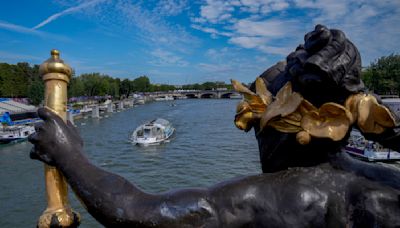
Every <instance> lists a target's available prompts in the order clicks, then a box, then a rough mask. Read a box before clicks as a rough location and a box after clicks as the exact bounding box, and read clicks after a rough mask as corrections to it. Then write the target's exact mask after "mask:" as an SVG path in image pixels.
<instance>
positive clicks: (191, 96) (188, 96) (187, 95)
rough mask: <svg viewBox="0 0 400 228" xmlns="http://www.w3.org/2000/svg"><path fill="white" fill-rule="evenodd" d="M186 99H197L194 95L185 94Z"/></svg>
mask: <svg viewBox="0 0 400 228" xmlns="http://www.w3.org/2000/svg"><path fill="white" fill-rule="evenodd" d="M186 97H187V98H191V99H195V98H197V96H196V94H194V93H187V94H186Z"/></svg>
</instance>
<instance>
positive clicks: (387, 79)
mask: <svg viewBox="0 0 400 228" xmlns="http://www.w3.org/2000/svg"><path fill="white" fill-rule="evenodd" d="M362 79H363V81H364V83H365V85H366V86H367V87H368V88H369V89H370V90H371V91H373V92H374V93H377V94H381V95H386V94H392V95H398V94H399V91H400V55H395V54H391V55H389V56H384V57H381V58H379V59H378V60H376V61H375V62H373V63H371V65H370V66H369V67H367V69H365V70H364V71H363V73H362Z"/></svg>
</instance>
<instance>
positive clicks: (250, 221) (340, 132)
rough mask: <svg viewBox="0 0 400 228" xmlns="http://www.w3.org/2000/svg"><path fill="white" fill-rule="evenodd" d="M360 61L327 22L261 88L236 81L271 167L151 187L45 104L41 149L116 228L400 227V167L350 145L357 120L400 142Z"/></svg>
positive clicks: (242, 119)
mask: <svg viewBox="0 0 400 228" xmlns="http://www.w3.org/2000/svg"><path fill="white" fill-rule="evenodd" d="M360 67H361V65H360V57H359V54H358V51H357V49H356V48H355V46H354V45H353V44H352V43H351V42H350V41H348V40H347V39H346V38H345V36H344V34H343V33H342V32H341V31H339V30H329V29H327V28H326V27H323V26H320V25H318V26H316V28H315V30H314V31H313V32H310V33H308V34H307V35H306V36H305V44H304V45H303V46H299V47H298V48H297V50H296V51H295V52H293V53H292V54H290V55H289V56H288V58H287V63H279V64H277V65H275V66H273V67H272V68H270V69H268V70H267V71H266V72H264V73H263V74H262V75H261V78H259V79H257V81H256V83H254V85H253V86H252V88H251V89H252V90H253V91H251V90H248V89H246V88H244V87H243V86H241V85H239V84H238V83H234V84H235V85H236V88H237V89H238V91H239V92H242V93H243V94H244V95H245V101H244V103H241V104H240V105H239V107H238V114H237V118H236V120H235V123H236V125H237V126H238V127H239V128H241V129H243V130H250V128H252V127H254V129H255V132H256V137H257V140H258V144H259V149H260V157H261V162H262V168H263V171H264V172H265V173H264V174H260V175H255V176H247V177H243V178H238V179H233V180H229V181H225V182H222V183H219V184H216V185H214V186H211V187H209V188H196V189H183V190H171V191H169V192H166V193H162V194H148V193H145V192H143V191H141V190H140V189H138V188H137V187H135V186H134V184H132V183H130V182H128V181H127V180H125V179H124V178H122V177H120V176H118V175H115V174H112V173H109V172H107V171H104V170H102V169H100V168H98V167H96V166H94V165H93V164H91V163H90V162H89V161H88V159H87V158H86V157H85V156H84V153H83V151H82V146H83V142H82V139H81V138H80V136H79V134H78V133H77V131H76V129H75V128H74V127H73V126H72V125H70V124H67V125H66V124H65V123H64V122H63V121H62V119H60V118H59V117H58V116H57V115H55V114H54V113H52V112H51V111H49V110H47V109H44V108H42V109H39V111H38V114H39V116H40V117H41V118H42V119H43V120H44V123H43V124H42V125H39V126H37V128H36V129H37V133H35V134H34V135H32V136H31V137H30V139H29V140H30V141H31V142H32V143H33V144H34V148H33V149H32V151H31V157H32V158H33V159H38V160H41V161H43V162H45V163H46V164H48V165H51V166H55V167H57V168H58V169H59V170H60V171H61V172H62V173H63V174H64V176H65V177H66V179H67V181H68V183H69V185H70V186H71V188H72V189H73V190H74V191H75V193H76V194H77V196H78V197H79V198H80V199H81V200H82V202H83V203H84V204H85V207H86V208H87V210H88V211H89V213H90V214H91V215H92V216H93V217H95V218H96V219H97V220H98V221H99V222H100V223H102V224H103V225H105V226H106V227H399V226H400V172H399V171H397V170H395V169H390V168H386V167H382V166H379V165H374V164H368V163H364V162H362V161H356V160H353V159H352V158H349V157H348V156H346V155H345V154H343V153H342V152H341V147H342V146H343V145H344V144H345V142H346V140H347V138H348V135H349V132H350V130H351V128H352V127H353V126H354V127H357V128H360V129H361V130H362V131H363V133H364V134H365V135H366V136H367V137H369V138H371V139H375V140H378V141H379V142H381V143H383V144H384V145H385V146H388V147H390V148H393V149H397V150H399V149H400V141H399V135H398V134H397V133H396V132H395V131H394V130H393V129H394V125H393V123H392V122H391V119H390V114H388V113H387V112H386V110H385V109H384V107H381V106H380V105H379V103H377V102H376V99H375V100H374V98H372V97H370V96H369V95H367V94H363V92H364V87H363V84H362V81H361V80H360ZM269 91H271V92H269ZM270 107H273V108H272V109H271V108H270ZM366 107H370V109H371V110H372V109H373V110H380V111H379V112H378V113H381V114H382V115H388V116H387V119H384V120H382V118H380V117H379V116H376V114H377V112H371V114H370V115H369V114H368V115H366V114H365V113H364V111H362V110H370V109H368V108H366ZM357 110H358V111H357ZM382 110H383V111H382ZM368 113H369V112H368ZM366 117H368V118H366ZM371 121H372V124H371ZM327 129H328V130H327Z"/></svg>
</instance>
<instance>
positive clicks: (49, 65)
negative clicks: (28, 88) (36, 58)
mask: <svg viewBox="0 0 400 228" xmlns="http://www.w3.org/2000/svg"><path fill="white" fill-rule="evenodd" d="M50 54H51V57H50V58H49V59H47V60H46V61H45V62H43V63H42V64H41V65H40V68H39V73H40V75H42V76H43V80H45V81H46V80H49V79H59V80H64V81H66V82H67V83H69V81H70V79H71V76H72V68H71V67H70V66H69V65H68V64H66V63H64V61H63V60H62V59H60V52H59V51H58V50H56V49H53V50H51V52H50Z"/></svg>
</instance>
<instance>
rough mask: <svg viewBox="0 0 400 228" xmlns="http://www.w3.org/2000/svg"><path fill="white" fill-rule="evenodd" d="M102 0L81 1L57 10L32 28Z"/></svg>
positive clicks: (39, 26)
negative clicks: (78, 3)
mask: <svg viewBox="0 0 400 228" xmlns="http://www.w3.org/2000/svg"><path fill="white" fill-rule="evenodd" d="M103 1H104V0H93V1H90V2H85V3H82V4H80V5H78V6H74V7H71V8H68V9H66V10H64V11H61V12H59V13H56V14H53V15H51V16H50V17H48V18H47V19H46V20H44V21H42V22H41V23H40V24H38V25H36V26H35V27H33V28H32V29H38V28H41V27H43V26H45V25H47V24H48V23H50V22H52V21H54V20H56V19H57V18H59V17H61V16H64V15H66V14H70V13H73V12H76V11H79V10H81V9H84V8H87V7H90V6H93V5H96V4H98V3H100V2H103Z"/></svg>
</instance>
